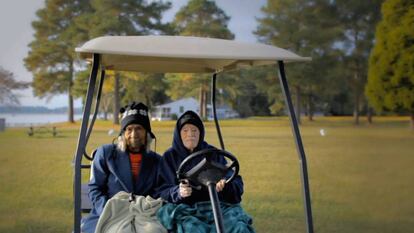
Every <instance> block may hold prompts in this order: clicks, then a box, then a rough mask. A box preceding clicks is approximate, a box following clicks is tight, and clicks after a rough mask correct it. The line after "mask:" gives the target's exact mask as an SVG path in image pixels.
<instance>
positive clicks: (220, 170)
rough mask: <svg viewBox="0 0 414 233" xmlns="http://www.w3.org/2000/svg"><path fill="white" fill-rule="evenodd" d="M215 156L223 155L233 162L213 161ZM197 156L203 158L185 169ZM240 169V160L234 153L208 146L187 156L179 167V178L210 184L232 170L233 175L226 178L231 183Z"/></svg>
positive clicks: (205, 184)
mask: <svg viewBox="0 0 414 233" xmlns="http://www.w3.org/2000/svg"><path fill="white" fill-rule="evenodd" d="M215 156H216V157H217V156H223V157H224V158H227V159H229V160H230V161H231V162H230V164H228V165H224V164H221V163H219V162H216V161H213V160H212V159H213V158H214V157H215ZM197 158H201V159H202V160H201V161H200V162H199V163H198V164H197V165H195V166H194V167H193V168H191V169H190V170H188V171H184V168H185V167H187V166H188V165H189V164H190V161H193V160H194V159H197ZM239 169H240V167H239V162H238V161H237V159H236V157H235V156H234V155H232V154H230V153H229V152H227V151H225V150H219V149H217V148H208V149H204V150H200V151H197V152H195V153H192V154H190V155H189V156H188V157H187V158H185V159H184V160H183V161H182V162H181V164H180V166H179V167H178V170H177V178H178V180H183V179H188V180H190V181H191V182H193V183H196V184H202V185H204V186H208V185H209V184H211V183H214V184H216V183H217V182H218V181H220V180H221V179H223V178H224V177H226V174H227V173H228V172H229V171H230V170H232V171H233V173H232V175H231V176H230V178H228V179H227V180H226V183H229V182H231V181H232V180H233V179H234V178H235V177H236V176H237V175H238V174H239Z"/></svg>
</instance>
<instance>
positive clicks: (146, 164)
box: [82, 144, 161, 232]
mask: <svg viewBox="0 0 414 233" xmlns="http://www.w3.org/2000/svg"><path fill="white" fill-rule="evenodd" d="M160 158H161V156H160V155H158V154H156V153H154V152H152V151H150V152H148V153H147V152H144V153H143V155H142V163H141V168H140V172H139V174H138V179H137V180H136V181H135V183H134V179H133V176H132V171H131V162H130V159H129V154H128V152H123V151H121V150H119V149H118V148H117V147H116V146H115V145H112V144H108V145H104V146H101V147H99V148H98V150H97V152H96V154H95V157H94V160H93V164H92V167H91V177H90V181H89V198H90V199H91V201H92V204H93V207H92V210H91V212H90V214H89V216H87V217H86V218H85V219H83V220H82V232H94V231H95V228H96V223H97V221H98V219H99V216H100V215H101V213H102V211H103V208H104V207H105V204H106V202H107V201H108V200H109V199H110V198H111V197H113V196H114V195H115V194H117V193H118V192H120V191H125V192H128V193H131V192H132V193H134V194H136V195H142V196H147V195H150V196H152V197H154V198H157V196H156V195H155V192H154V189H155V186H156V178H157V175H158V170H157V168H158V166H159V161H160Z"/></svg>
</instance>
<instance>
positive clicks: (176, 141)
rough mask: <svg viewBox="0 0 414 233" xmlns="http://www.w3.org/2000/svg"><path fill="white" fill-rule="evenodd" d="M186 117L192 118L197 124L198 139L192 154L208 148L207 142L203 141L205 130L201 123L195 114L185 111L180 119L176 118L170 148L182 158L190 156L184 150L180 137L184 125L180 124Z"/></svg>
mask: <svg viewBox="0 0 414 233" xmlns="http://www.w3.org/2000/svg"><path fill="white" fill-rule="evenodd" d="M186 116H190V117H192V118H194V119H195V120H197V121H198V123H199V124H198V125H197V127H198V128H199V129H200V139H199V142H198V145H197V147H196V148H195V149H194V151H193V153H194V152H196V151H199V150H202V149H206V148H208V144H207V142H205V141H204V135H205V129H204V124H203V121H202V120H201V118H200V117H199V116H198V115H197V113H195V112H193V111H187V112H185V113H184V114H183V115H181V116H180V118H178V120H177V123H176V124H175V129H174V136H173V143H172V148H173V149H174V150H175V151H176V152H177V154H178V155H180V156H183V157H187V156H188V155H189V154H191V153H190V151H189V150H187V148H185V146H184V143H183V141H182V140H181V135H180V131H181V128H182V127H183V125H184V124H186V123H184V124H183V123H182V122H183V118H184V117H186ZM189 123H191V122H189Z"/></svg>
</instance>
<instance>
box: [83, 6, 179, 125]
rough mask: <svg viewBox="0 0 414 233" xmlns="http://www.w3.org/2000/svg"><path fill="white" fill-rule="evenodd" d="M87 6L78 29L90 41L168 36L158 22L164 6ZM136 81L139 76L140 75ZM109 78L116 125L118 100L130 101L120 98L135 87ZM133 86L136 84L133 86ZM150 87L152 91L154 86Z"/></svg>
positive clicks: (119, 75)
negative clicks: (155, 35) (85, 33)
mask: <svg viewBox="0 0 414 233" xmlns="http://www.w3.org/2000/svg"><path fill="white" fill-rule="evenodd" d="M91 5H92V8H93V12H91V13H90V14H85V15H83V16H82V20H81V21H82V24H81V27H82V28H83V29H85V30H88V32H89V37H90V38H95V37H99V36H125V35H128V36H133V35H150V34H162V33H171V32H172V31H171V30H172V29H171V26H170V25H169V24H165V23H162V22H161V18H162V13H163V12H164V11H166V10H168V9H169V8H170V6H171V4H170V3H168V2H167V3H165V2H163V1H145V0H133V1H131V0H120V1H107V0H92V1H91ZM129 77H131V76H129ZM140 77H143V76H142V75H141V76H140ZM145 77H146V78H149V79H150V78H151V77H147V76H145ZM112 78H113V79H114V82H113V83H114V89H113V93H112V95H113V100H114V103H113V104H114V106H113V108H112V109H113V112H114V114H113V116H114V118H113V122H114V123H115V124H119V118H118V111H119V108H120V106H121V100H122V99H124V101H130V98H126V97H124V96H123V95H125V93H126V90H127V89H128V90H129V89H131V90H129V92H133V90H132V89H136V86H130V85H125V84H127V83H128V84H129V83H131V82H130V81H128V80H124V79H126V78H127V77H126V76H125V75H123V74H122V73H121V72H115V74H114V75H113V76H112ZM135 84H137V83H136V82H135ZM152 87H154V88H156V86H155V85H153V86H152ZM146 88H150V87H146ZM131 98H132V97H131ZM135 98H136V97H135ZM135 100H138V99H135ZM142 102H145V100H142ZM125 104H126V103H125Z"/></svg>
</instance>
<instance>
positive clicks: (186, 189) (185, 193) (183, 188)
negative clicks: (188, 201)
mask: <svg viewBox="0 0 414 233" xmlns="http://www.w3.org/2000/svg"><path fill="white" fill-rule="evenodd" d="M192 192H193V189H192V188H191V186H190V183H189V181H188V180H182V181H181V182H180V185H179V194H180V196H181V197H183V198H185V197H189V196H191V194H192Z"/></svg>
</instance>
